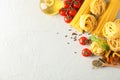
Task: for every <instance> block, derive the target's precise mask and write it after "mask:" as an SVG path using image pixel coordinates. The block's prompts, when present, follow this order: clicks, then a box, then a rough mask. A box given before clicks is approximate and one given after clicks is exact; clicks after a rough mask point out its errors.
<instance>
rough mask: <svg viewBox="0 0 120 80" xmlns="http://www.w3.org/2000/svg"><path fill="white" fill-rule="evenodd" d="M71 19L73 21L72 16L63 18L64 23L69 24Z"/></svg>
mask: <svg viewBox="0 0 120 80" xmlns="http://www.w3.org/2000/svg"><path fill="white" fill-rule="evenodd" d="M72 19H73V17H72V16H65V17H64V21H65V22H66V23H70V22H71V21H72Z"/></svg>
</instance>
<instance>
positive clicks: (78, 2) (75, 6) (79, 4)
mask: <svg viewBox="0 0 120 80" xmlns="http://www.w3.org/2000/svg"><path fill="white" fill-rule="evenodd" d="M81 4H82V3H81V2H80V1H74V3H73V7H74V8H80V6H81Z"/></svg>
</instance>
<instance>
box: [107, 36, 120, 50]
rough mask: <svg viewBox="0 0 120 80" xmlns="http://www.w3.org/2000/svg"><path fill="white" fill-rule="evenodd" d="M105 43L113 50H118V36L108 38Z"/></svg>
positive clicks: (119, 38)
mask: <svg viewBox="0 0 120 80" xmlns="http://www.w3.org/2000/svg"><path fill="white" fill-rule="evenodd" d="M107 43H108V45H109V47H110V49H111V50H113V51H114V52H118V51H120V37H118V38H114V39H113V38H110V39H108V40H107Z"/></svg>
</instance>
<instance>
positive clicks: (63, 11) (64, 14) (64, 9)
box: [59, 8, 67, 16]
mask: <svg viewBox="0 0 120 80" xmlns="http://www.w3.org/2000/svg"><path fill="white" fill-rule="evenodd" d="M59 14H60V15H61V16H66V15H67V9H66V8H61V9H60V10H59Z"/></svg>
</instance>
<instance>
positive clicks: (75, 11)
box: [69, 8, 77, 16]
mask: <svg viewBox="0 0 120 80" xmlns="http://www.w3.org/2000/svg"><path fill="white" fill-rule="evenodd" d="M76 13H77V10H76V9H74V8H71V9H70V10H69V14H70V15H71V16H75V14H76Z"/></svg>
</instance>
